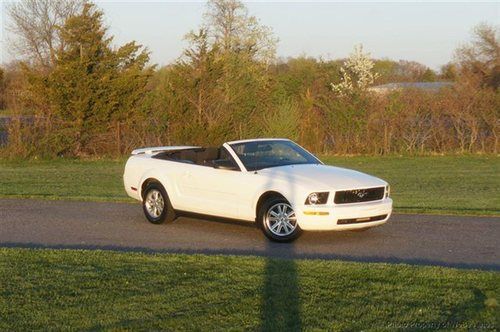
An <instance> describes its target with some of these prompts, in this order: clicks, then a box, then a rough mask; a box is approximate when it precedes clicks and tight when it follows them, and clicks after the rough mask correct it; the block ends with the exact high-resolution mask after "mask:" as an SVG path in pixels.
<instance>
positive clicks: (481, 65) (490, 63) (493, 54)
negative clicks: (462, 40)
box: [455, 24, 500, 88]
mask: <svg viewBox="0 0 500 332" xmlns="http://www.w3.org/2000/svg"><path fill="white" fill-rule="evenodd" d="M455 57H456V59H457V62H458V65H459V67H460V71H461V76H462V77H463V78H468V77H470V78H476V79H477V80H479V81H480V83H481V85H483V86H489V87H493V88H498V87H499V86H500V42H499V29H498V28H495V27H493V26H489V25H487V24H480V25H478V26H476V27H475V28H474V32H473V39H472V41H471V42H470V43H469V44H466V45H464V46H462V47H461V48H459V49H458V50H457V51H456V54H455Z"/></svg>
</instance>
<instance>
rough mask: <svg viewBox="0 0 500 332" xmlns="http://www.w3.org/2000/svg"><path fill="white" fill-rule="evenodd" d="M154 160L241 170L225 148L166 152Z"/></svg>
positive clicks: (159, 154) (155, 156)
mask: <svg viewBox="0 0 500 332" xmlns="http://www.w3.org/2000/svg"><path fill="white" fill-rule="evenodd" d="M153 158H156V159H163V160H171V161H178V162H182V163H187V164H194V165H200V166H207V167H214V168H221V169H231V170H239V168H238V166H237V164H236V162H235V161H234V160H233V158H232V157H231V155H230V154H229V153H228V152H227V150H226V149H225V148H223V147H220V148H214V147H207V148H192V149H185V150H177V151H165V152H160V153H157V154H156V155H154V156H153Z"/></svg>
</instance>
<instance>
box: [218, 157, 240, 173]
mask: <svg viewBox="0 0 500 332" xmlns="http://www.w3.org/2000/svg"><path fill="white" fill-rule="evenodd" d="M212 163H213V165H214V168H216V169H225V170H230V171H236V170H237V169H238V168H237V167H236V165H234V163H233V162H232V161H231V160H227V159H217V160H214V161H212Z"/></svg>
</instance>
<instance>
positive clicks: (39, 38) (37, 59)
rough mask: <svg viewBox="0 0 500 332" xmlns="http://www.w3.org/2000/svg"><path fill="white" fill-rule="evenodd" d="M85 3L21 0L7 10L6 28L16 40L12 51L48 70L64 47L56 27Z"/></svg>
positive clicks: (83, 0)
mask: <svg viewBox="0 0 500 332" xmlns="http://www.w3.org/2000/svg"><path fill="white" fill-rule="evenodd" d="M85 2H86V0H24V1H19V2H14V3H12V4H11V5H10V6H9V7H8V13H9V16H10V18H11V21H12V23H11V25H10V27H9V29H10V30H11V31H12V32H13V33H14V34H15V35H16V37H17V39H15V40H14V41H12V45H13V49H14V50H16V51H17V52H18V53H19V54H20V55H23V56H25V57H26V60H28V61H30V62H32V63H33V64H35V65H38V66H42V67H44V68H46V69H47V68H49V67H52V66H53V65H54V63H55V61H56V56H57V52H59V51H60V50H61V49H63V48H64V46H65V45H64V42H63V40H61V36H60V34H59V32H60V30H59V27H60V26H62V25H63V24H64V22H65V21H66V19H67V18H68V17H70V16H72V15H74V14H76V13H77V12H79V11H80V10H81V9H82V7H83V5H84V4H85Z"/></svg>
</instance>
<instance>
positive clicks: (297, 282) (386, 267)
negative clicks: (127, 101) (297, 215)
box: [0, 248, 500, 331]
mask: <svg viewBox="0 0 500 332" xmlns="http://www.w3.org/2000/svg"><path fill="white" fill-rule="evenodd" d="M0 285H1V287H0V317H1V319H0V330H6V331H9V330H24V331H26V330H33V329H36V330H44V329H46V328H48V327H50V329H53V330H61V329H62V330H64V329H71V330H97V329H115V330H119V329H131V330H150V329H153V330H179V329H181V330H203V331H205V330H221V329H232V330H257V329H262V330H276V329H281V330H298V329H300V328H302V329H308V330H312V329H321V330H352V331H359V330H361V329H368V328H370V329H376V330H388V329H391V330H393V329H395V328H408V327H412V326H413V327H414V328H415V327H416V326H419V327H420V328H418V329H417V328H415V329H416V330H429V329H431V328H432V327H433V326H445V327H448V328H449V329H452V330H456V329H457V328H462V329H464V330H465V329H474V328H480V327H482V328H489V329H493V328H495V327H496V328H498V327H499V325H498V324H499V321H498V317H500V315H499V307H498V300H499V296H500V273H498V272H488V271H475V270H457V269H451V268H442V267H417V266H409V265H391V264H381V263H346V262H338V261H323V260H295V261H293V260H275V259H265V258H258V257H236V256H204V255H178V254H175V255H174V254H141V253H118V252H110V251H82V250H41V249H36V250H35V249H5V248H4V249H0Z"/></svg>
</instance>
